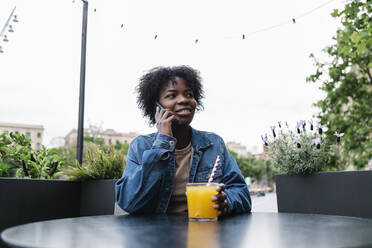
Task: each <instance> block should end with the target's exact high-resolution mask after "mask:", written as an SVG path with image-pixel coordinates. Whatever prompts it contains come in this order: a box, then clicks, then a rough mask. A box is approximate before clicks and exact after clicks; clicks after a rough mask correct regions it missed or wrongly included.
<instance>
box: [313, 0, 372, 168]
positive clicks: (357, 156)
mask: <svg viewBox="0 0 372 248" xmlns="http://www.w3.org/2000/svg"><path fill="white" fill-rule="evenodd" d="M371 14H372V1H371V0H366V1H352V2H350V3H348V4H346V5H345V7H344V9H343V10H341V11H340V10H334V11H333V13H332V16H333V17H335V18H339V19H340V20H341V24H342V27H341V28H340V29H338V30H337V33H336V36H334V37H333V39H334V40H335V43H334V44H332V45H331V46H329V47H327V48H326V49H325V51H326V53H328V55H329V56H330V58H331V61H330V62H328V63H326V62H319V61H317V60H316V59H315V58H314V56H313V55H312V54H311V55H310V57H313V58H314V62H315V63H314V64H315V66H316V68H317V69H316V72H315V73H314V74H312V75H310V76H309V77H308V78H307V81H308V82H314V83H315V82H319V81H320V82H321V86H320V89H321V90H322V91H324V92H325V93H326V96H325V98H324V99H323V100H320V101H318V102H317V103H315V104H314V105H315V106H317V107H319V108H320V112H319V113H318V118H319V119H320V122H321V123H322V124H326V125H327V127H328V131H327V132H326V134H327V136H328V138H330V139H336V136H334V133H335V132H338V133H341V132H342V133H345V137H344V139H343V143H342V144H343V156H344V159H345V160H346V161H347V162H348V164H352V165H354V166H355V167H356V168H358V169H361V168H364V167H365V166H366V165H367V164H368V162H369V161H370V160H371V158H372V143H371V139H372V120H371V117H372V100H371V99H372V75H371V74H372V16H371Z"/></svg>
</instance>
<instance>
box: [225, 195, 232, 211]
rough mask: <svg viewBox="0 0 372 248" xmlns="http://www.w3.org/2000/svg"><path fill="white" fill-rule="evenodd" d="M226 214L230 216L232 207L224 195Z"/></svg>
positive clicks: (227, 197)
mask: <svg viewBox="0 0 372 248" xmlns="http://www.w3.org/2000/svg"><path fill="white" fill-rule="evenodd" d="M225 194H226V214H231V211H232V206H231V200H230V199H229V195H228V194H227V193H226V191H225Z"/></svg>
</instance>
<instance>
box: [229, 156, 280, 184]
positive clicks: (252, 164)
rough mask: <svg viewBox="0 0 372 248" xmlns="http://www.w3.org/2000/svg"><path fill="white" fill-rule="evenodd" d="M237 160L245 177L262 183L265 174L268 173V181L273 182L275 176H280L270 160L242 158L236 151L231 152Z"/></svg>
mask: <svg viewBox="0 0 372 248" xmlns="http://www.w3.org/2000/svg"><path fill="white" fill-rule="evenodd" d="M229 152H230V153H231V155H232V156H233V157H234V158H235V160H236V162H237V163H238V166H239V168H240V171H241V173H242V175H243V176H244V177H251V178H255V179H256V180H258V181H260V180H261V179H262V178H263V177H264V175H265V173H267V177H268V180H273V179H274V176H275V174H278V172H279V171H278V170H277V169H275V168H273V166H272V164H271V162H270V161H269V160H264V159H260V158H255V157H242V156H239V155H238V154H237V153H236V152H234V151H231V150H230V151H229Z"/></svg>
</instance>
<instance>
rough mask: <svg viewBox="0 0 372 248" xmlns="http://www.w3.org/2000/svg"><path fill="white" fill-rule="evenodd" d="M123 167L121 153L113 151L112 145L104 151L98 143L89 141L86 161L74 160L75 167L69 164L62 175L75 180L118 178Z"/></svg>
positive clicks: (123, 162) (122, 155)
mask: <svg viewBox="0 0 372 248" xmlns="http://www.w3.org/2000/svg"><path fill="white" fill-rule="evenodd" d="M124 167H125V161H124V154H123V153H120V152H117V151H115V149H114V147H110V148H108V149H107V150H106V151H104V150H103V149H102V148H100V147H99V146H98V145H96V144H93V143H90V144H89V146H88V147H87V157H86V162H84V163H83V164H82V165H80V164H79V163H77V162H76V165H75V167H73V166H69V167H68V168H66V169H65V170H64V175H66V176H67V177H68V178H69V179H71V180H76V181H86V180H97V179H118V178H120V177H121V176H122V174H123V170H124Z"/></svg>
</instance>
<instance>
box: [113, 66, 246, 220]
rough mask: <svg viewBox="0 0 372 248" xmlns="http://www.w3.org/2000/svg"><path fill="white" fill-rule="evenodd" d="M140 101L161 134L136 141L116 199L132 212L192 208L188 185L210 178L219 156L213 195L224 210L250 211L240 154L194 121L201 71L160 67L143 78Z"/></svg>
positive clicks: (199, 104) (199, 105)
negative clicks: (234, 153) (238, 160)
mask: <svg viewBox="0 0 372 248" xmlns="http://www.w3.org/2000/svg"><path fill="white" fill-rule="evenodd" d="M137 91H138V98H137V103H138V106H139V108H140V109H142V111H143V113H144V116H146V117H148V118H149V120H150V123H151V124H156V128H157V133H153V134H149V135H143V136H139V137H137V138H136V139H134V140H133V141H132V143H131V144H130V148H129V151H128V155H127V157H126V162H127V166H126V168H125V171H124V174H123V177H122V178H121V179H119V180H118V182H117V183H116V201H117V203H118V205H119V206H120V207H121V208H122V209H124V210H125V211H127V212H129V213H178V212H185V211H187V202H186V195H185V190H186V184H187V183H188V182H207V181H208V178H209V176H210V173H211V171H212V168H213V165H214V163H215V160H216V158H217V156H220V163H219V165H218V167H217V170H216V173H215V175H214V179H213V182H217V183H220V184H219V187H218V190H217V191H218V194H217V195H216V196H213V197H212V201H214V203H215V204H214V208H216V209H217V210H218V214H219V215H225V214H236V213H243V212H249V211H250V210H251V198H250V195H249V191H248V188H247V185H246V184H245V182H244V179H243V176H242V175H241V172H240V170H239V167H238V165H237V163H236V161H235V159H234V158H233V157H232V156H231V155H230V153H229V152H228V150H227V149H226V146H225V144H224V141H223V140H222V138H221V137H219V136H218V135H216V134H214V133H210V132H203V131H198V130H196V129H193V128H192V127H191V126H190V123H191V121H192V120H193V117H194V113H195V111H196V110H200V109H202V108H203V104H202V101H201V100H202V98H203V89H202V85H201V78H200V76H199V73H198V72H197V71H196V70H194V69H192V68H191V67H188V66H178V67H156V68H154V69H152V70H150V72H148V73H147V74H146V75H144V76H143V77H142V78H141V79H140V83H139V85H138V88H137Z"/></svg>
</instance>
